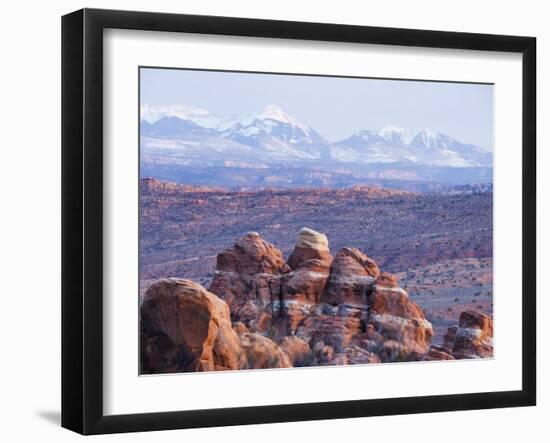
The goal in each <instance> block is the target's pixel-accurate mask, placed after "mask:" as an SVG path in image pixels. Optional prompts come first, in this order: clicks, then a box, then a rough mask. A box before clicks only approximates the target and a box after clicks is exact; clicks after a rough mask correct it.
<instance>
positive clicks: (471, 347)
mask: <svg viewBox="0 0 550 443" xmlns="http://www.w3.org/2000/svg"><path fill="white" fill-rule="evenodd" d="M452 351H453V352H452V353H453V356H454V357H455V358H456V359H463V358H491V357H492V356H493V320H492V319H491V317H489V316H488V315H485V314H483V313H481V312H476V311H464V312H462V313H461V314H460V317H459V320H458V328H456V331H455V332H454V341H453V347H452Z"/></svg>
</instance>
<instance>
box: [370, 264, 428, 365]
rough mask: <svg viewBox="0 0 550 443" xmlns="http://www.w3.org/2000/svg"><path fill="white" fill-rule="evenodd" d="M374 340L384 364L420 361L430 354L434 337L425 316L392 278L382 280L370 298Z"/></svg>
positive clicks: (386, 276)
mask: <svg viewBox="0 0 550 443" xmlns="http://www.w3.org/2000/svg"><path fill="white" fill-rule="evenodd" d="M368 309H369V312H368V317H367V318H368V320H367V323H368V325H371V326H372V328H371V329H370V330H369V333H370V337H369V338H375V340H376V341H377V345H378V346H380V345H381V347H382V348H383V349H381V350H380V352H379V354H380V355H381V358H382V360H383V361H384V360H385V361H393V360H395V359H408V360H410V359H417V358H420V357H421V356H422V355H423V354H425V353H427V352H428V350H429V348H430V342H431V338H432V336H433V330H432V325H431V324H430V322H428V321H427V320H426V318H425V316H424V312H423V311H422V309H421V308H420V306H418V305H417V304H416V303H414V302H413V301H411V300H410V299H409V296H408V294H407V292H406V291H405V290H404V289H402V288H400V287H398V286H397V279H396V278H395V277H394V276H392V275H391V274H384V275H382V276H380V277H379V278H378V279H377V280H376V283H375V285H374V286H373V288H372V292H371V293H370V294H369V296H368Z"/></svg>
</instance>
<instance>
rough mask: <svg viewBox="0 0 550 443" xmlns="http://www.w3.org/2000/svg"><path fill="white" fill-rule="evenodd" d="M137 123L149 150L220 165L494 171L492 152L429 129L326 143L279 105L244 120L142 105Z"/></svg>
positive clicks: (389, 129) (365, 133)
mask: <svg viewBox="0 0 550 443" xmlns="http://www.w3.org/2000/svg"><path fill="white" fill-rule="evenodd" d="M141 118H142V122H143V124H142V126H141V134H142V137H143V140H145V141H146V143H147V145H148V146H152V147H155V146H157V147H161V146H167V143H168V142H170V143H171V144H170V146H178V147H179V148H178V149H185V150H188V151H189V152H193V155H196V156H197V157H200V158H203V157H204V158H206V157H207V155H206V154H205V152H206V151H205V149H206V148H207V147H208V148H209V149H211V151H212V152H211V158H210V159H209V160H208V161H214V159H216V160H220V159H224V158H225V157H226V156H230V155H231V152H233V151H234V150H238V149H241V150H242V152H246V156H247V162H249V163H250V164H252V163H254V162H257V163H258V164H260V163H261V164H264V163H266V162H268V163H269V162H283V163H286V162H293V161H297V162H300V161H306V160H307V161H332V162H341V163H346V164H374V163H378V164H383V163H385V164H390V163H393V164H419V165H430V166H445V167H490V166H492V152H490V151H486V150H484V149H482V148H480V147H479V146H475V145H471V144H465V143H461V142H459V141H457V140H455V139H454V138H452V137H450V136H448V135H445V134H443V133H440V132H434V131H432V130H429V129H422V130H421V131H419V132H416V134H415V135H414V137H411V135H412V133H411V132H410V131H409V130H407V129H403V128H399V127H396V126H392V125H388V126H385V127H383V128H382V129H380V130H378V131H375V130H368V129H365V130H361V131H358V132H356V133H355V134H353V135H352V136H351V137H349V138H347V139H345V140H341V141H338V142H335V143H329V142H327V141H326V140H325V139H324V138H323V137H322V136H321V135H320V134H319V133H317V132H316V131H315V129H313V128H311V127H309V126H307V125H305V124H304V123H302V122H300V121H299V120H297V119H296V118H295V117H292V116H291V115H289V114H287V113H286V112H285V111H283V109H281V107H279V106H277V105H269V106H267V107H266V108H265V109H264V110H263V111H262V112H259V113H257V114H252V115H249V116H246V117H240V116H221V117H219V116H215V115H212V114H210V113H209V112H208V111H206V110H204V109H201V108H193V107H190V106H183V105H181V106H180V105H178V106H156V105H146V104H144V105H143V106H142V107H141ZM159 149H160V148H159ZM163 149H164V148H163ZM195 149H196V150H197V152H196V153H195V151H194V150H195ZM195 161H198V160H195ZM220 161H221V160H220Z"/></svg>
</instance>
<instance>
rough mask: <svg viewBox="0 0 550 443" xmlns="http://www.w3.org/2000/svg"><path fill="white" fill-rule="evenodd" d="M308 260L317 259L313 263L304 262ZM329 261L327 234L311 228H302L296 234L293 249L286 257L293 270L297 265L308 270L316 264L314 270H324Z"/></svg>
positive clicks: (326, 268)
mask: <svg viewBox="0 0 550 443" xmlns="http://www.w3.org/2000/svg"><path fill="white" fill-rule="evenodd" d="M310 260H317V262H315V265H313V264H312V263H306V262H308V261H310ZM331 261H332V257H331V255H330V251H329V247H328V239H327V236H326V235H325V234H321V233H320V232H317V231H314V230H313V229H309V228H302V229H301V230H300V233H299V235H298V241H297V242H296V246H295V247H294V251H292V254H290V257H288V261H287V264H288V266H290V267H291V268H292V269H294V270H295V269H298V267H299V266H303V265H305V266H307V267H308V268H309V269H310V270H313V269H312V268H314V267H315V266H318V268H317V269H316V270H318V271H320V270H324V271H326V270H328V267H329V266H330V262H331Z"/></svg>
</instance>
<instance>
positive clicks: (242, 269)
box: [216, 232, 288, 275]
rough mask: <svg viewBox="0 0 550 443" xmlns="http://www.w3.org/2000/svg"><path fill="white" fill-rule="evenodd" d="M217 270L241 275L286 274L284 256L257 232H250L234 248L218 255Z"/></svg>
mask: <svg viewBox="0 0 550 443" xmlns="http://www.w3.org/2000/svg"><path fill="white" fill-rule="evenodd" d="M216 262H217V264H216V270H218V271H225V272H237V273H240V274H249V275H250V274H279V273H283V272H286V271H287V270H288V269H287V268H286V266H285V263H284V260H283V255H282V254H281V251H279V250H278V249H277V248H276V247H275V246H273V245H272V244H271V243H267V242H266V241H264V240H262V238H261V237H260V234H258V233H257V232H249V233H248V234H246V235H245V236H244V237H242V238H240V239H239V240H237V241H236V242H235V245H234V246H233V247H232V248H229V249H226V250H225V251H223V252H221V253H220V254H218V257H217V258H216Z"/></svg>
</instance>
